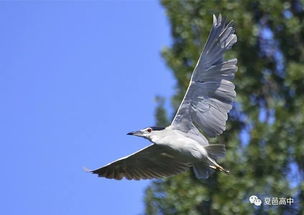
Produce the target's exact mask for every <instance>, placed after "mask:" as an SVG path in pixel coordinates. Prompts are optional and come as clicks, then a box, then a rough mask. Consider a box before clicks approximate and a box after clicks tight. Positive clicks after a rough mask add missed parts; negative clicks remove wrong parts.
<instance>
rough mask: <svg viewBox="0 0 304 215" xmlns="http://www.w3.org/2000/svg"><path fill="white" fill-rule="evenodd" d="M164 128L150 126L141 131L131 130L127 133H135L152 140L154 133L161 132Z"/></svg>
mask: <svg viewBox="0 0 304 215" xmlns="http://www.w3.org/2000/svg"><path fill="white" fill-rule="evenodd" d="M164 129H165V128H163V127H148V128H144V129H141V130H139V131H133V132H129V133H127V135H134V136H138V137H144V138H146V139H149V140H151V138H152V137H153V136H154V135H157V134H159V132H160V131H162V130H164Z"/></svg>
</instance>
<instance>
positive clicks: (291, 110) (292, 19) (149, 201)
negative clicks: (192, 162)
mask: <svg viewBox="0 0 304 215" xmlns="http://www.w3.org/2000/svg"><path fill="white" fill-rule="evenodd" d="M162 4H163V6H164V7H165V9H166V12H167V15H168V18H169V22H170V24H171V32H172V37H173V43H172V45H171V47H167V48H165V49H164V50H163V52H162V54H163V57H164V59H165V61H166V63H167V65H168V66H169V67H170V68H171V70H172V72H173V74H174V76H175V78H176V80H177V85H176V95H174V97H173V98H172V104H173V107H174V109H176V108H177V107H178V106H179V103H180V102H181V100H182V97H183V95H184V93H185V91H186V88H187V86H188V82H189V79H190V75H191V73H192V71H193V68H194V66H195V64H196V61H197V59H198V57H199V54H200V52H201V50H202V47H203V45H204V44H203V43H204V42H205V41H206V39H207V36H208V33H209V30H210V28H211V25H212V14H219V13H221V14H222V15H223V16H225V17H227V18H228V19H229V20H233V21H234V25H235V26H236V31H237V36H238V43H237V44H236V45H235V46H234V47H233V48H232V50H231V51H229V53H227V56H226V57H227V58H228V57H229V58H232V57H237V58H238V66H239V70H238V72H237V74H236V80H235V84H236V91H237V101H236V103H235V105H234V108H233V110H232V111H231V112H230V115H229V120H228V124H227V130H226V131H225V132H224V134H223V135H221V136H219V137H218V138H214V139H210V142H213V143H225V144H226V146H227V155H226V158H224V159H223V160H222V161H220V163H222V165H223V166H224V167H225V168H227V169H229V170H230V171H231V174H230V175H228V176H227V175H225V174H221V173H216V174H214V175H213V176H212V177H210V178H209V179H208V180H204V181H199V180H197V179H196V178H195V177H194V176H193V173H192V172H191V171H189V172H186V173H184V174H180V175H177V176H174V177H170V178H167V179H163V180H156V181H154V182H152V184H151V185H150V186H149V187H148V188H147V190H146V198H145V202H146V213H147V214H149V215H154V214H193V215H196V214H212V215H215V214H225V215H229V214H299V215H300V214H304V180H303V179H304V159H303V155H304V138H303V137H304V22H303V19H304V11H303V4H304V2H302V1H300V0H290V1H282V0H281V1H280V0H267V1H251V0H243V1H229V0H222V1H220V0H214V1H203V0H187V1H186V0H163V1H162ZM162 103H163V101H161V102H159V104H160V105H159V107H158V108H157V111H156V117H157V121H158V124H159V125H167V124H168V123H169V122H170V120H171V119H172V117H173V116H168V115H167V113H166V111H165V110H164V108H163V106H162ZM253 194H255V195H257V196H259V197H260V198H261V199H262V200H264V198H265V197H293V198H294V203H293V204H292V205H291V206H267V205H262V206H260V207H257V206H254V205H251V204H250V203H249V201H248V198H249V196H250V195H253Z"/></svg>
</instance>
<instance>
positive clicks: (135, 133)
mask: <svg viewBox="0 0 304 215" xmlns="http://www.w3.org/2000/svg"><path fill="white" fill-rule="evenodd" d="M127 135H133V136H139V137H141V136H142V132H141V131H132V132H129V133H127Z"/></svg>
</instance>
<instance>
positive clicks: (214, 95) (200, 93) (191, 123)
mask: <svg viewBox="0 0 304 215" xmlns="http://www.w3.org/2000/svg"><path fill="white" fill-rule="evenodd" d="M236 41H237V37H236V35H235V34H234V28H233V27H232V26H231V23H227V22H226V21H225V20H222V17H221V15H219V17H218V18H216V17H215V16H213V26H212V29H211V32H210V34H209V37H208V40H207V43H206V45H205V48H204V50H203V52H202V54H201V56H200V58H199V60H198V63H197V65H196V67H195V69H194V72H193V74H192V77H191V81H190V84H189V87H188V89H187V92H186V94H185V97H184V99H183V101H182V103H181V105H180V107H179V109H178V111H177V113H176V115H175V117H174V119H173V121H172V124H171V126H173V127H175V128H176V129H179V130H181V131H183V132H186V133H193V134H199V133H200V132H202V133H204V134H206V135H207V136H209V137H215V136H217V135H219V134H221V133H223V131H224V130H225V129H226V121H227V119H228V115H227V113H228V112H229V111H230V110H231V108H232V105H231V103H232V101H234V99H235V97H236V93H235V91H234V88H235V86H234V84H233V83H232V82H231V81H232V80H233V79H234V75H235V72H236V71H237V66H236V64H237V59H231V60H227V61H224V53H225V51H227V50H228V49H230V48H231V47H232V45H233V44H234V43H236ZM204 141H205V140H204Z"/></svg>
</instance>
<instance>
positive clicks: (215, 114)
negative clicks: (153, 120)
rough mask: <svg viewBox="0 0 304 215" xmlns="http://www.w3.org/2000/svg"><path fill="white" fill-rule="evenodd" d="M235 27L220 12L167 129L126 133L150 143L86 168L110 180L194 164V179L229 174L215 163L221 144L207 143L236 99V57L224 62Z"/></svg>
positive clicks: (220, 129) (220, 128)
mask: <svg viewBox="0 0 304 215" xmlns="http://www.w3.org/2000/svg"><path fill="white" fill-rule="evenodd" d="M234 32H235V29H234V27H233V26H232V23H231V22H227V21H226V20H224V19H222V16H221V15H219V16H218V17H216V16H215V15H213V25H212V28H211V32H210V34H209V37H208V40H207V42H206V44H205V47H204V49H203V51H202V53H201V55H200V57H199V60H198V62H197V64H196V67H195V69H194V71H193V73H192V76H191V80H190V83H189V86H188V89H187V92H186V94H185V96H184V98H183V101H182V103H181V104H180V106H179V108H178V110H177V112H176V115H175V117H174V119H173V121H172V123H171V124H170V125H169V126H168V127H166V128H160V127H147V128H144V129H141V130H139V131H135V132H130V133H128V135H134V136H138V137H143V138H145V139H148V140H149V141H150V142H152V144H151V145H149V146H147V147H145V148H143V149H141V150H139V151H137V152H135V153H133V154H131V155H128V156H126V157H123V158H120V159H118V160H116V161H114V162H112V163H109V164H107V165H105V166H103V167H101V168H98V169H95V170H89V171H90V172H92V173H94V174H97V175H98V176H100V177H105V178H110V179H118V180H120V179H122V178H126V179H129V180H130V179H135V180H139V179H152V178H161V177H167V176H172V175H175V174H178V173H181V172H183V171H186V170H188V169H189V168H193V171H194V174H195V176H196V177H197V178H199V179H202V178H208V177H209V176H210V174H211V173H212V172H214V171H215V170H217V171H221V172H224V173H229V171H228V170H226V169H224V168H223V167H222V166H221V165H219V164H218V163H217V161H216V160H217V159H218V158H221V157H224V156H225V145H224V144H209V142H208V140H207V138H206V136H207V137H216V136H218V135H220V134H222V133H223V131H224V130H225V129H226V121H227V119H228V115H227V114H228V112H229V111H230V110H231V108H232V102H233V101H234V99H235V97H236V92H235V90H234V89H235V86H234V84H233V83H232V80H233V79H234V76H235V73H236V71H237V66H236V64H237V59H236V58H234V59H230V60H224V53H225V51H227V50H228V49H230V48H231V47H232V45H233V44H235V43H236V42H237V36H236V35H235V33H234Z"/></svg>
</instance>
